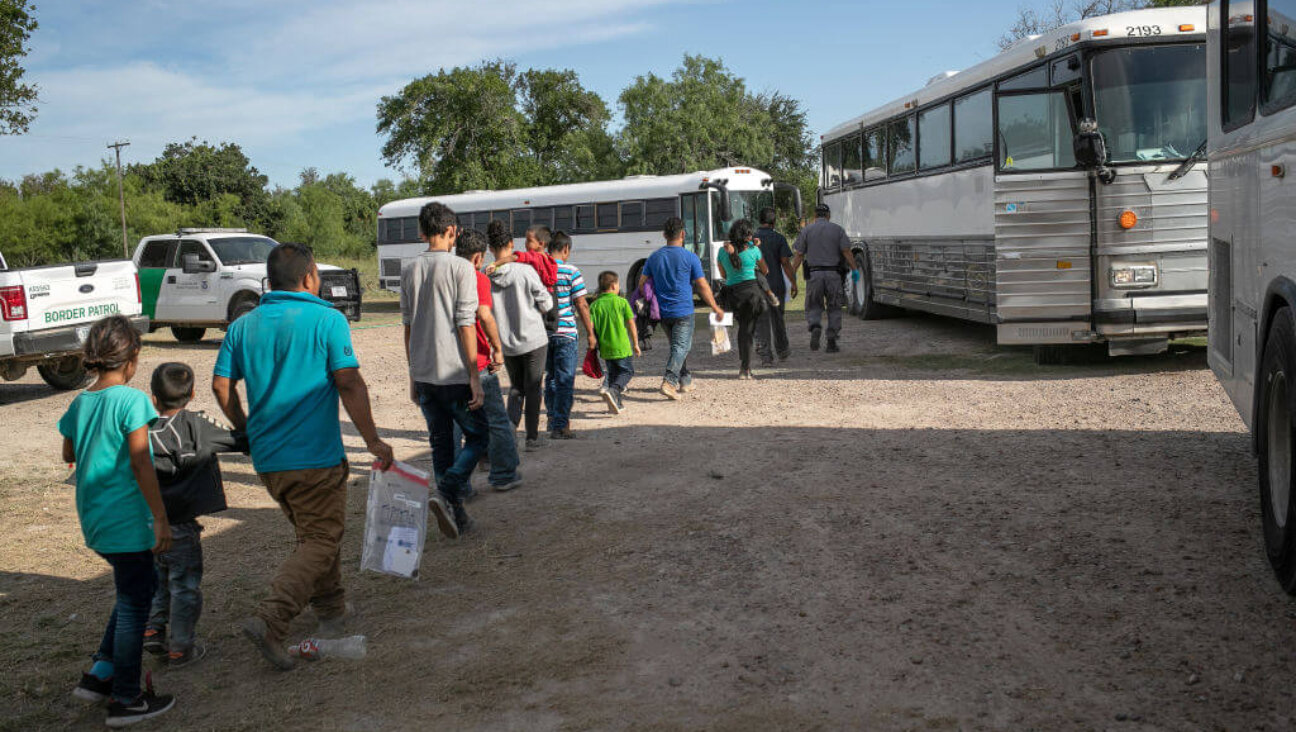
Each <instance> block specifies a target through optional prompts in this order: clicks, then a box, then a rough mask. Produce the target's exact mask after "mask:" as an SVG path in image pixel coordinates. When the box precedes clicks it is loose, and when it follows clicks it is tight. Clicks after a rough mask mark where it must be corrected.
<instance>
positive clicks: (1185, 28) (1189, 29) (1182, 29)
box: [1179, 23, 1196, 33]
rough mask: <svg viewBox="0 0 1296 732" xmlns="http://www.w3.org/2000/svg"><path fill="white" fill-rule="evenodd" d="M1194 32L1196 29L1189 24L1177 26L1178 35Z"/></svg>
mask: <svg viewBox="0 0 1296 732" xmlns="http://www.w3.org/2000/svg"><path fill="white" fill-rule="evenodd" d="M1194 30H1196V28H1194V27H1193V26H1192V25H1191V24H1189V23H1184V24H1183V25H1181V26H1179V32H1180V33H1192V32H1193V31H1194Z"/></svg>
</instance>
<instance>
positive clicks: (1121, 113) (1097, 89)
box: [1093, 44, 1206, 163]
mask: <svg viewBox="0 0 1296 732" xmlns="http://www.w3.org/2000/svg"><path fill="white" fill-rule="evenodd" d="M1093 87H1094V112H1095V117H1096V118H1097V120H1098V128H1099V130H1101V131H1102V133H1103V137H1104V138H1106V141H1107V152H1108V155H1109V156H1110V158H1109V160H1110V162H1113V163H1133V162H1146V161H1162V160H1183V159H1184V158H1187V157H1188V156H1189V155H1192V154H1193V151H1195V150H1196V149H1197V148H1198V147H1200V146H1201V144H1202V142H1203V141H1204V140H1205V139H1206V47H1205V46H1204V45H1202V44H1195V45H1184V46H1143V47H1134V48H1120V49H1115V50H1112V51H1104V52H1102V53H1100V54H1098V55H1096V56H1095V57H1094V59H1093Z"/></svg>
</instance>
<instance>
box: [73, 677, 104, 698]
mask: <svg viewBox="0 0 1296 732" xmlns="http://www.w3.org/2000/svg"><path fill="white" fill-rule="evenodd" d="M72 698H73V699H76V700H77V701H83V702H85V703H86V704H105V703H107V702H108V701H110V700H111V699H112V679H111V678H107V679H101V678H99V677H98V676H95V675H94V674H88V673H82V674H81V681H80V682H78V683H77V685H76V688H75V689H73V690H72Z"/></svg>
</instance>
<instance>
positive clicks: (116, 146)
mask: <svg viewBox="0 0 1296 732" xmlns="http://www.w3.org/2000/svg"><path fill="white" fill-rule="evenodd" d="M128 145H130V140H118V141H117V142H114V143H113V144H111V145H109V146H108V147H109V148H111V149H113V150H115V151H116V152H117V199H118V200H119V201H120V202H121V222H122V258H123V259H130V245H129V244H127V243H126V189H125V188H123V187H122V172H121V149H122V148H123V147H126V146H128Z"/></svg>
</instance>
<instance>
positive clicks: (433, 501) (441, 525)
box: [428, 495, 459, 539]
mask: <svg viewBox="0 0 1296 732" xmlns="http://www.w3.org/2000/svg"><path fill="white" fill-rule="evenodd" d="M428 510H429V511H431V512H432V518H434V519H436V523H437V528H438V529H441V534H442V535H443V536H445V537H446V538H447V539H458V538H459V526H458V525H457V524H455V520H454V514H453V513H451V512H450V507H449V506H447V505H446V502H445V499H443V498H441V496H439V495H431V496H428Z"/></svg>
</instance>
